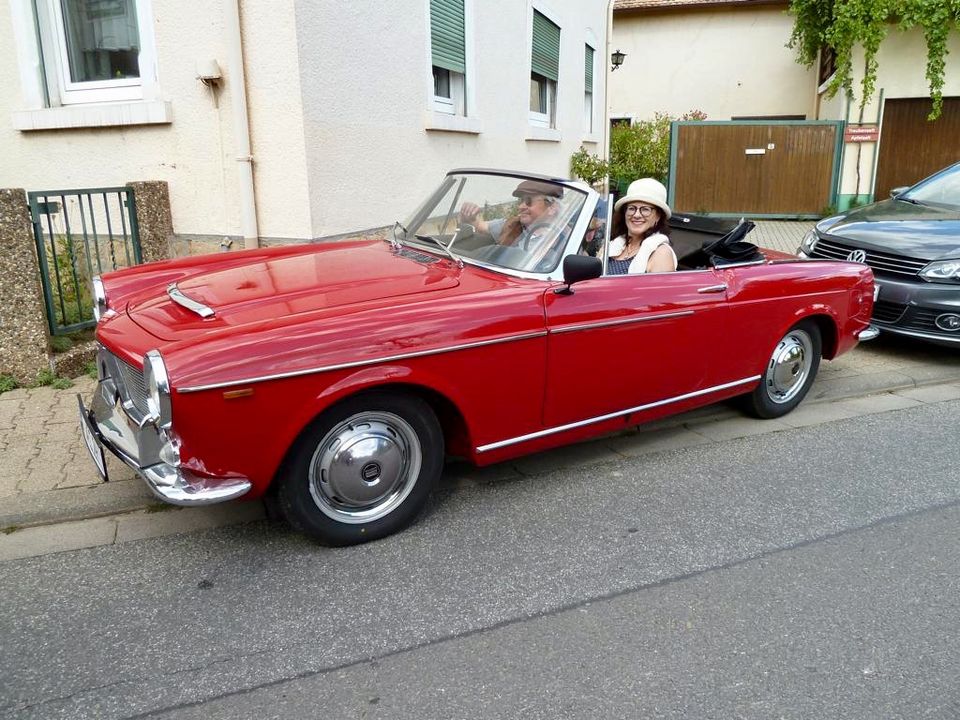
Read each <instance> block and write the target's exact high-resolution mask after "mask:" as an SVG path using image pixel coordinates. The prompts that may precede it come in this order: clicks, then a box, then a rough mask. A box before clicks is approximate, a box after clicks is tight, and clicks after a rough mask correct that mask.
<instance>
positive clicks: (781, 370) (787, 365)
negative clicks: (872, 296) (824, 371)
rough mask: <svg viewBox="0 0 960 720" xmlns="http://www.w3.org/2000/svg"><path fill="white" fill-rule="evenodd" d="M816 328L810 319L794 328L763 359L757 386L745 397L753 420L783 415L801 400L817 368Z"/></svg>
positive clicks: (818, 340)
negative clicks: (762, 368)
mask: <svg viewBox="0 0 960 720" xmlns="http://www.w3.org/2000/svg"><path fill="white" fill-rule="evenodd" d="M820 351H821V340H820V329H819V328H818V327H817V325H816V323H814V322H813V321H811V320H804V321H803V322H801V323H798V324H797V325H794V326H793V327H792V328H791V329H790V331H789V332H787V334H786V335H784V336H783V337H782V338H781V339H780V342H778V343H777V345H776V347H775V348H774V349H773V352H772V353H771V355H770V359H769V360H767V366H766V368H765V369H764V372H763V378H762V380H761V381H760V384H759V385H757V387H756V388H755V389H754V391H753V392H752V393H750V395H748V396H747V409H748V410H749V411H750V412H751V413H752V414H753V415H756V416H757V417H761V418H776V417H781V416H782V415H786V414H787V413H788V412H790V411H791V410H793V409H794V408H795V407H796V406H797V405H799V404H800V401H801V400H803V398H804V396H805V395H806V394H807V391H809V390H810V386H811V385H813V381H814V378H816V376H817V370H818V369H819V368H820Z"/></svg>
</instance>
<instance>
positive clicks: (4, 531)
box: [0, 336, 960, 561]
mask: <svg viewBox="0 0 960 720" xmlns="http://www.w3.org/2000/svg"><path fill="white" fill-rule="evenodd" d="M74 382H75V385H74V387H73V388H70V389H69V390H54V389H51V388H37V389H21V390H14V391H12V392H8V393H4V394H2V395H0V561H2V560H9V559H13V558H17V557H27V556H31V555H38V554H44V553H47V552H56V551H60V550H68V549H76V548H79V547H91V546H96V545H103V544H111V543H115V542H122V541H124V540H130V539H139V538H145V537H154V536H160V535H167V534H171V533H175V532H186V531H191V530H197V529H201V528H207V527H215V526H218V525H224V524H231V523H237V522H246V521H249V520H255V519H259V518H262V517H264V515H265V513H264V508H263V504H262V503H260V502H251V503H243V502H234V503H227V504H224V505H217V506H212V507H206V508H174V507H172V506H169V505H166V504H164V503H161V502H159V501H158V500H156V499H155V498H154V497H153V496H152V495H151V494H150V492H149V491H148V490H147V488H146V486H145V485H144V484H143V483H142V482H141V481H140V480H139V479H135V478H134V475H133V473H132V471H130V470H129V469H128V468H127V467H126V466H125V465H123V464H122V463H121V462H120V461H118V460H117V459H116V458H114V457H112V456H109V455H108V460H107V462H108V466H109V470H110V474H111V482H110V483H107V484H104V483H101V482H100V480H99V477H98V475H97V473H96V470H95V469H94V466H93V463H92V461H91V460H90V458H89V456H88V454H87V450H86V447H85V446H84V445H83V442H82V440H81V438H80V432H79V424H78V412H77V401H76V394H77V393H78V392H79V393H80V394H81V395H82V396H83V397H84V398H85V399H89V398H90V396H91V394H92V392H93V388H94V385H95V381H93V380H91V379H90V378H79V379H77V380H75V381H74ZM955 398H960V353H957V352H956V351H955V350H953V349H952V348H940V347H937V346H934V345H926V344H922V343H917V342H910V341H906V340H900V339H897V338H894V337H891V336H881V337H880V338H879V339H877V340H875V341H872V342H870V343H865V344H864V345H861V346H860V347H858V348H856V349H855V350H854V351H852V352H851V353H848V354H847V355H844V356H843V357H841V358H839V359H838V360H836V361H834V362H824V363H822V364H821V368H820V373H819V375H818V378H817V381H816V383H815V384H814V386H813V388H812V389H811V392H810V394H809V395H808V397H807V399H806V400H805V401H804V403H803V404H802V405H801V406H800V408H798V409H797V410H796V411H794V412H793V413H791V414H790V415H788V416H787V417H785V418H782V419H780V420H753V419H750V418H748V417H745V416H744V415H743V414H741V413H740V412H739V411H737V410H736V409H734V408H733V407H731V406H730V405H729V404H723V403H721V404H718V405H713V406H710V407H706V408H701V409H700V410H695V411H692V412H689V413H684V414H682V415H678V416H675V417H671V418H666V419H664V420H661V421H658V422H654V423H650V424H647V425H644V426H642V427H641V428H640V429H639V430H633V431H629V432H625V433H620V434H617V435H614V436H608V437H605V438H601V439H599V440H595V441H592V442H587V443H582V444H579V445H575V446H570V447H566V448H560V449H557V450H553V451H549V452H544V453H538V454H536V455H531V456H528V457H524V458H520V459H518V460H515V461H513V462H508V463H501V464H499V465H495V466H492V467H489V468H484V469H476V468H473V467H470V466H466V465H452V466H450V467H448V468H447V471H446V473H445V480H444V482H446V483H453V484H454V485H455V484H457V483H463V482H467V483H482V482H488V481H491V480H497V479H502V478H508V477H523V476H530V475H537V474H541V473H544V472H549V471H551V470H554V469H557V468H559V467H569V466H581V465H585V464H591V463H596V462H603V461H606V460H612V459H616V458H623V457H628V456H635V455H637V454H642V453H647V452H657V451H661V450H667V449H676V448H679V447H687V446H690V445H697V444H702V443H708V442H721V441H724V440H728V439H732V438H735V437H746V436H749V435H753V434H757V433H763V432H771V431H777V430H783V429H786V428H789V427H798V426H802V425H807V424H813V423H817V422H826V421H829V420H834V419H839V418H843V417H854V416H857V415H862V414H868V413H872V412H883V411H887V410H892V409H897V408H900V407H906V406H908V405H910V404H917V403H921V402H939V401H944V400H952V399H955Z"/></svg>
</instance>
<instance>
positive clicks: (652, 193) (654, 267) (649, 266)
mask: <svg viewBox="0 0 960 720" xmlns="http://www.w3.org/2000/svg"><path fill="white" fill-rule="evenodd" d="M669 219H670V206H669V205H667V189H666V188H665V187H664V186H663V184H662V183H660V182H658V181H657V180H654V179H653V178H640V179H639V180H634V181H633V182H632V183H630V187H628V188H627V193H626V195H624V196H623V197H622V198H620V199H619V200H617V204H616V205H614V206H613V235H614V236H615V237H614V239H613V240H611V241H610V250H609V257H608V259H607V274H608V275H625V274H627V273H631V274H632V273H643V272H670V271H672V270H676V269H677V256H676V254H675V253H674V252H673V248H672V247H670V238H668V237H667V236H668V235H669V234H670V226H669V225H668V224H667V221H668V220H669Z"/></svg>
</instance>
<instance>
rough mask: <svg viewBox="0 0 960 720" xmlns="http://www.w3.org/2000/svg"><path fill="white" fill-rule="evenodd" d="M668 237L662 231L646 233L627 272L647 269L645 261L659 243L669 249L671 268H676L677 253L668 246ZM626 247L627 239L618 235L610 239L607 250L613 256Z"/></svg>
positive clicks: (642, 271)
mask: <svg viewBox="0 0 960 720" xmlns="http://www.w3.org/2000/svg"><path fill="white" fill-rule="evenodd" d="M669 243H670V238H668V237H667V236H666V235H664V234H663V233H654V234H653V235H648V236H647V237H645V238H644V239H643V242H641V243H640V249H639V250H638V251H637V254H636V255H634V256H633V260H632V261H631V262H630V267H629V268H628V269H627V273H629V274H631V275H632V274H634V273H644V272H646V271H647V263H648V262H650V256H651V255H653V251H654V250H656V249H657V248H658V247H660V246H661V245H666V246H667V248H668V249H669V250H670V254H671V255H673V269H674V270H676V269H677V255H676V253H675V252H673V248H672V247H670V244H669ZM626 247H627V239H626V238H625V237H624V236H623V235H620V236H618V237H615V238H614V239H613V240H611V241H610V250H609V252H608V255H609V257H611V258H615V257H616V256H617V255H619V254H620V253H622V252H623V251H624V249H625V248H626Z"/></svg>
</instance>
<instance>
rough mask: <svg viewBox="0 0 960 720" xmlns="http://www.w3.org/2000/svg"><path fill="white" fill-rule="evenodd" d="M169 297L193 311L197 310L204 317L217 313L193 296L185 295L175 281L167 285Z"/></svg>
mask: <svg viewBox="0 0 960 720" xmlns="http://www.w3.org/2000/svg"><path fill="white" fill-rule="evenodd" d="M167 297H169V298H170V299H171V300H173V302H175V303H176V304H177V305H180V306H181V307H185V308H186V309H187V310H190V311H191V312H195V313H196V314H197V315H199V316H200V317H202V318H208V317H213V316H214V314H215V313H214V312H213V309H212V308H209V307H207V306H206V305H204V304H203V303H202V302H197V301H196V300H194V299H193V298H190V297H187V296H186V295H184V294H183V292H182V291H181V290H180V288H178V287H177V284H176V283H175V282H172V283H170V284H169V285H167Z"/></svg>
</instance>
